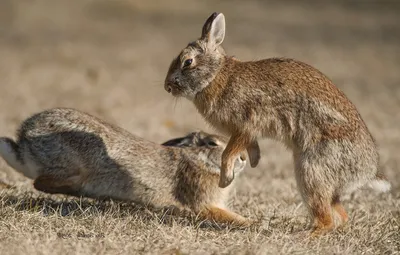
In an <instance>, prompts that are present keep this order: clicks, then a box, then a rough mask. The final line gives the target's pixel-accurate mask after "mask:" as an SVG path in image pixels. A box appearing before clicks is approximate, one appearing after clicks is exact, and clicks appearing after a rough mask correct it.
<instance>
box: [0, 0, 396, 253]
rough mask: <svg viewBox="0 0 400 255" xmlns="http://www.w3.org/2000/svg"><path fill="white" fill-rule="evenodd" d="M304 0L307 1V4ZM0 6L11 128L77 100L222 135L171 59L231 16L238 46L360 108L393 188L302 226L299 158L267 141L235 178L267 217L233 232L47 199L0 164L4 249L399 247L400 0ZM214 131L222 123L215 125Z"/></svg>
mask: <svg viewBox="0 0 400 255" xmlns="http://www.w3.org/2000/svg"><path fill="white" fill-rule="evenodd" d="M300 3H302V4H300ZM379 3H380V4H376V3H374V2H373V1H367V2H365V1H364V3H363V4H362V3H361V1H358V2H356V1H338V2H336V3H333V1H332V3H331V2H329V1H319V2H317V1H309V2H307V4H306V2H300V1H299V2H296V1H285V2H283V1H211V0H208V1H196V2H195V1H188V0H186V1H183V0H173V1H168V2H167V1H161V0H160V1H139V0H127V1H117V0H114V1H111V0H69V1H60V0H58V1H57V0H36V1H24V0H1V1H0V35H1V36H0V56H1V57H0V134H1V135H2V136H3V135H4V136H5V135H7V136H13V135H14V134H15V130H16V128H17V127H18V125H19V123H20V122H21V121H22V120H23V119H24V118H26V117H28V116H29V115H30V114H32V113H35V112H38V111H40V110H43V109H46V108H51V107H56V106H66V107H74V108H77V109H80V110H83V111H87V112H89V113H92V114H94V115H96V116H99V117H101V118H103V119H105V120H108V121H109V122H112V123H115V124H118V125H120V126H122V127H124V128H125V129H127V130H129V131H131V132H132V133H135V134H137V135H139V136H142V137H144V138H146V139H149V140H152V141H156V142H160V143H161V142H163V141H165V140H167V139H170V138H172V137H176V136H181V135H184V134H186V133H187V132H190V131H192V130H195V129H204V130H206V131H212V129H211V128H210V127H209V126H207V124H205V122H204V121H203V120H202V118H201V116H200V115H199V114H198V113H197V112H196V110H195V108H194V107H193V106H192V105H191V103H190V102H188V101H187V100H185V99H181V100H178V101H175V100H174V99H173V98H172V97H171V95H169V94H168V93H166V92H165V91H164V88H163V80H164V77H165V74H166V72H167V69H168V66H169V63H170V61H171V60H172V58H173V57H174V56H176V55H177V54H178V52H179V50H180V49H181V48H182V47H184V46H185V45H186V44H187V43H188V42H189V41H190V40H193V39H195V38H197V37H198V36H199V35H200V32H201V26H202V24H203V22H204V20H205V19H206V18H207V17H208V15H209V14H210V13H211V12H213V11H220V12H224V14H225V16H226V22H227V34H226V37H225V43H224V45H225V48H226V50H227V53H228V54H230V55H235V56H236V57H237V58H240V59H243V60H254V59H261V58H266V57H272V56H288V57H293V58H297V59H300V60H302V61H304V62H307V63H309V64H311V65H313V66H315V67H317V68H318V69H320V70H321V71H322V72H324V73H325V74H327V75H328V76H329V77H330V78H331V79H332V80H333V81H334V83H335V84H337V86H338V87H339V88H340V89H342V90H343V91H344V92H345V93H346V95H347V96H348V97H349V98H350V99H351V100H352V101H353V102H354V103H355V105H356V106H357V108H358V109H359V111H360V112H361V114H362V116H363V118H364V120H365V122H366V124H367V126H368V127H369V129H370V131H371V133H372V134H373V135H374V137H375V138H376V140H377V142H378V144H379V152H380V155H381V170H382V171H383V172H384V173H385V174H386V175H387V177H388V179H389V180H390V182H391V183H392V186H393V189H392V191H391V192H389V193H387V194H377V193H376V192H374V191H371V190H368V189H364V190H361V191H357V192H355V193H353V194H351V195H349V196H348V197H347V198H346V200H345V202H344V206H345V208H346V209H347V210H348V212H349V215H350V221H349V223H348V224H347V225H346V226H344V227H342V228H339V229H337V230H336V231H334V232H333V233H331V234H329V235H326V236H323V237H321V238H316V239H310V238H309V236H308V235H307V232H305V230H306V228H307V223H308V221H307V213H306V211H305V208H304V206H303V205H302V203H301V198H300V196H299V193H298V192H297V190H296V185H295V180H294V173H293V167H292V162H291V155H290V152H289V151H287V150H286V149H285V148H284V147H283V146H282V145H281V144H279V143H277V142H274V141H271V140H262V141H261V150H262V159H261V163H260V165H259V166H258V167H257V168H254V169H252V168H250V167H248V168H247V169H246V171H245V173H244V174H243V175H242V176H240V177H239V178H238V183H237V187H236V190H235V192H234V194H233V196H232V203H231V207H232V209H233V210H234V211H235V212H238V213H240V214H242V215H245V216H246V217H250V218H252V219H256V220H259V221H260V222H259V224H258V225H257V226H255V227H253V228H250V229H242V230H240V229H239V230H238V229H230V228H226V227H224V226H222V227H217V226H212V225H211V226H210V225H209V224H201V223H199V222H197V221H195V220H194V219H191V218H185V217H182V218H180V217H178V218H177V217H172V216H170V215H168V214H167V213H163V212H154V211H151V210H148V209H146V208H140V207H138V206H135V205H131V204H121V203H116V202H104V201H103V202H102V201H93V200H87V199H77V198H71V197H67V196H48V195H45V194H43V193H40V192H37V191H34V190H33V188H32V181H31V180H29V179H27V178H25V177H23V176H21V175H20V174H18V173H16V172H15V171H14V170H13V169H11V168H9V167H8V166H7V165H6V164H5V162H4V161H2V160H0V180H1V181H2V182H4V183H7V184H10V185H12V186H13V187H12V188H6V187H4V189H3V190H2V191H0V246H1V247H2V248H1V249H2V251H1V254H28V253H29V254H60V253H65V254H136V253H146V254H161V253H164V254H171V253H172V254H211V253H214V254H228V253H229V254H277V253H284V254H285V253H297V254H396V253H400V229H399V228H400V153H399V148H400V130H399V127H400V126H399V123H400V111H399V110H400V71H399V70H400V68H399V67H400V47H399V45H400V16H399V13H400V4H398V3H396V2H395V1H391V2H390V1H386V2H383V1H380V2H379ZM212 132H215V131H212Z"/></svg>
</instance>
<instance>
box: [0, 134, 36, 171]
mask: <svg viewBox="0 0 400 255" xmlns="http://www.w3.org/2000/svg"><path fill="white" fill-rule="evenodd" d="M17 150H18V145H17V144H16V143H15V142H14V141H13V140H12V139H10V138H7V137H0V156H1V157H2V158H3V159H4V160H5V161H6V162H7V164H8V165H9V166H11V167H12V168H14V169H15V170H17V171H18V172H20V173H22V174H23V175H25V176H26V177H29V178H34V176H32V174H31V173H30V172H29V170H28V169H27V168H26V167H25V165H24V164H23V163H22V162H21V161H20V160H19V159H18V157H17V154H18V151H17Z"/></svg>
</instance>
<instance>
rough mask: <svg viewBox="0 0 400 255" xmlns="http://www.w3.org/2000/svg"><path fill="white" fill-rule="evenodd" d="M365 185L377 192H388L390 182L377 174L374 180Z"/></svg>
mask: <svg viewBox="0 0 400 255" xmlns="http://www.w3.org/2000/svg"><path fill="white" fill-rule="evenodd" d="M367 185H368V187H369V188H371V189H373V190H376V191H379V192H388V191H389V190H390V189H391V185H390V182H389V181H388V180H387V179H386V177H385V176H384V175H383V174H382V173H380V172H378V173H377V174H376V178H375V179H374V180H372V181H370V182H369V183H368V184H367Z"/></svg>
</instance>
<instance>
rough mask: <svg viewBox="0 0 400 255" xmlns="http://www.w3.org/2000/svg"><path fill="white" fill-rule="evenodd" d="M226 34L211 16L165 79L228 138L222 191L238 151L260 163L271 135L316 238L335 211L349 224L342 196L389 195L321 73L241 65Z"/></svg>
mask: <svg viewBox="0 0 400 255" xmlns="http://www.w3.org/2000/svg"><path fill="white" fill-rule="evenodd" d="M224 36H225V18H224V15H223V14H222V13H219V14H218V13H213V14H212V15H211V16H210V17H209V18H208V19H207V21H206V23H205V24H204V26H203V29H202V35H201V37H200V39H198V40H196V41H194V42H191V43H189V44H188V46H187V47H186V48H184V49H183V50H182V51H181V53H180V54H179V55H178V57H177V58H175V59H174V60H173V61H172V63H171V65H170V68H169V70H168V74H167V77H166V79H165V89H166V90H167V91H168V92H170V93H172V94H173V95H174V96H180V97H186V98H188V99H189V100H191V101H192V102H193V103H194V104H195V106H196V107H197V109H198V111H199V112H200V114H201V115H203V117H204V118H205V119H206V120H207V121H208V122H209V123H211V124H212V125H213V126H215V127H216V128H217V129H219V130H220V131H222V132H224V133H226V134H229V135H231V138H230V141H229V143H228V145H227V147H226V149H225V150H224V152H223V154H222V169H221V176H220V182H219V185H220V187H227V186H228V185H229V184H230V183H231V182H232V180H233V179H234V172H233V171H232V167H233V162H234V159H235V157H236V155H238V153H240V152H242V151H244V150H246V149H247V151H248V154H249V156H250V163H251V165H252V166H253V167H255V166H256V165H257V164H258V160H259V148H258V144H257V139H258V138H260V137H269V138H273V139H276V140H278V141H281V142H283V143H284V144H285V145H286V146H287V147H288V148H290V149H291V150H292V151H293V158H294V166H295V173H296V180H297V184H298V188H299V190H300V193H301V195H302V197H303V199H304V202H305V204H306V205H307V206H308V208H309V210H310V213H311V215H312V217H313V219H314V230H315V233H320V232H325V231H327V230H331V229H332V228H333V227H334V225H333V220H332V212H331V209H332V208H333V209H334V210H335V211H336V212H338V213H339V214H340V216H341V219H342V221H343V222H346V221H347V219H348V216H347V214H346V212H345V210H344V208H343V207H342V205H341V203H340V196H341V194H342V192H343V191H345V190H349V189H356V188H358V187H361V186H363V185H365V184H367V183H370V184H376V185H374V187H375V188H377V189H378V190H382V191H387V190H389V189H390V184H389V183H388V182H387V181H386V180H385V178H384V176H383V175H382V174H381V173H378V161H379V156H378V152H377V148H376V144H375V142H374V139H373V137H372V136H371V134H370V132H369V131H368V128H367V127H366V125H365V123H364V121H363V120H362V118H361V116H360V114H359V113H358V111H357V109H356V107H355V106H354V105H353V104H352V103H351V102H350V101H349V99H348V98H347V97H346V96H345V95H344V93H343V92H342V91H340V90H339V89H338V88H337V87H336V86H335V85H334V84H333V83H332V82H331V81H330V80H329V79H328V78H327V77H326V76H325V75H324V74H322V73H321V72H320V71H318V70H317V69H315V68H313V67H311V66H309V65H307V64H305V63H302V62H300V61H296V60H293V59H288V58H270V59H264V60H259V61H250V62H242V61H239V60H238V59H236V58H233V57H229V56H227V55H226V54H225V52H224V49H223V48H222V46H221V44H222V42H223V40H224Z"/></svg>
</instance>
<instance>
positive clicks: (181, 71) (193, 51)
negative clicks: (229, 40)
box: [164, 12, 225, 100]
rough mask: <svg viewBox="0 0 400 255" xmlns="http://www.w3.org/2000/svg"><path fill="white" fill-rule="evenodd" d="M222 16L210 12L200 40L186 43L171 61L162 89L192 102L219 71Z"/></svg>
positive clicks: (222, 29)
mask: <svg viewBox="0 0 400 255" xmlns="http://www.w3.org/2000/svg"><path fill="white" fill-rule="evenodd" d="M224 37H225V17H224V15H223V14H222V13H216V12H215V13H213V14H212V15H211V16H210V17H209V18H208V19H207V20H206V22H205V24H204V26H203V29H202V33H201V37H200V38H199V39H198V40H196V41H194V42H191V43H189V44H188V46H186V48H184V49H183V50H182V51H181V52H180V54H179V55H178V56H177V57H176V58H175V59H174V60H173V61H172V62H171V65H170V67H169V70H168V73H167V76H166V79H165V83H164V88H165V90H166V91H167V92H168V93H172V95H174V96H177V97H178V96H181V97H186V98H188V99H189V100H193V99H194V98H195V96H196V94H197V93H198V92H200V91H202V90H203V89H204V88H205V87H207V86H208V85H209V83H210V82H211V81H212V80H213V79H214V78H215V76H216V74H217V73H218V71H219V70H220V69H221V66H222V61H223V60H224V58H225V51H224V49H223V48H222V46H221V44H222V42H223V40H224Z"/></svg>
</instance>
